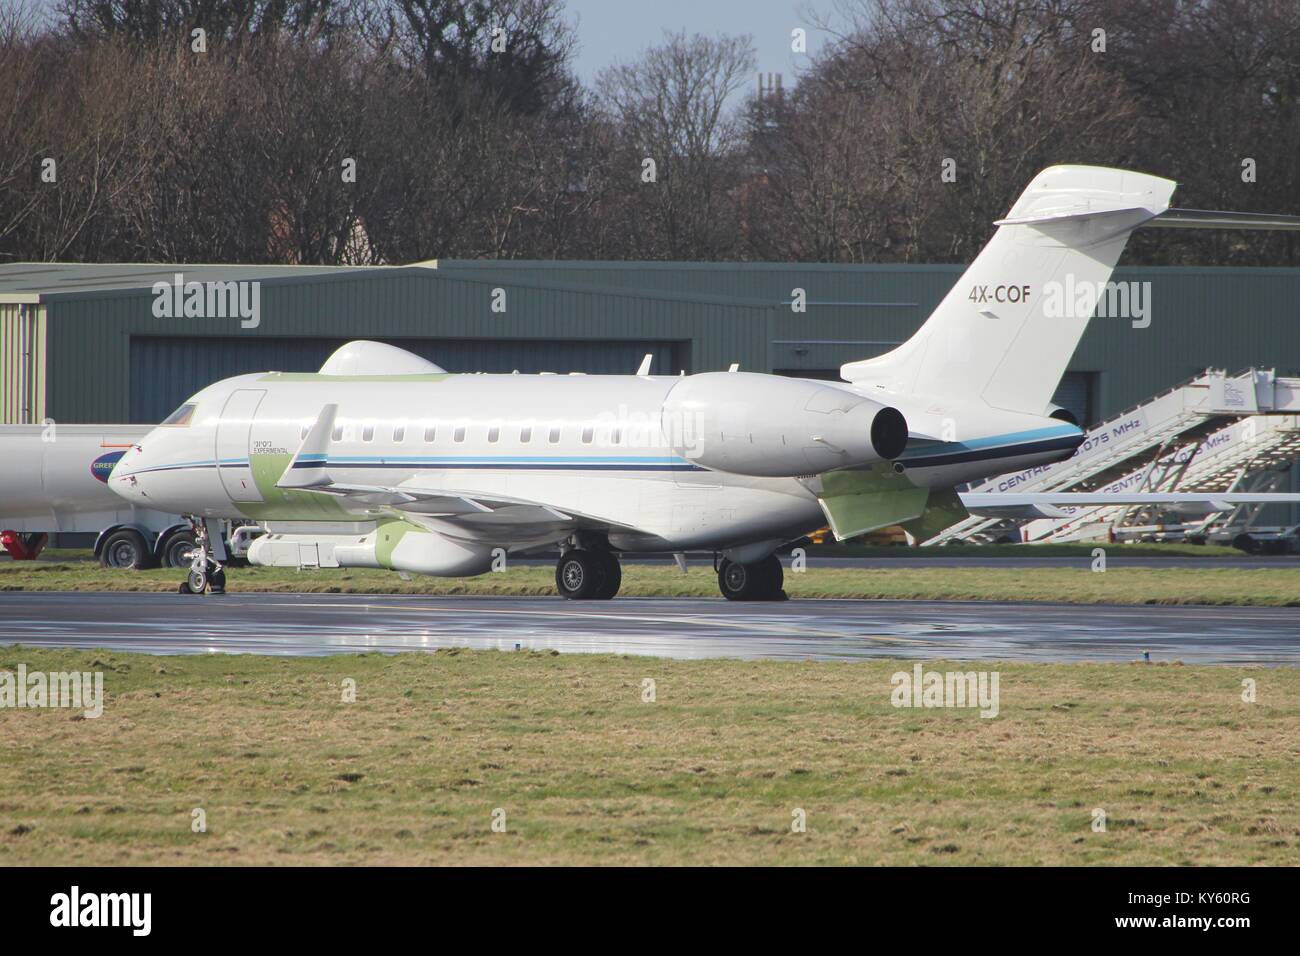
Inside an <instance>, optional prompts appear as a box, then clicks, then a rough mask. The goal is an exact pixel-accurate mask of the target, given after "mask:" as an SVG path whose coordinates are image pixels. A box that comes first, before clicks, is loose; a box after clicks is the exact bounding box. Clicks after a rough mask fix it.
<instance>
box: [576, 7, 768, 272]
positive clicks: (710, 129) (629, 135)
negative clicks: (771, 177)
mask: <svg viewBox="0 0 1300 956" xmlns="http://www.w3.org/2000/svg"><path fill="white" fill-rule="evenodd" d="M753 70H754V48H753V41H752V39H751V38H750V37H748V36H719V37H705V36H700V35H696V36H691V37H688V36H687V35H686V34H685V33H668V34H666V35H665V37H664V42H663V43H662V44H660V45H659V46H655V47H652V48H650V49H649V50H647V51H646V52H645V53H644V54H643V55H642V57H641V58H640V59H639V60H637V61H636V62H634V63H627V64H623V65H620V66H615V67H611V68H609V69H607V70H605V71H604V72H603V73H602V74H601V75H600V77H599V79H598V80H597V86H596V90H597V96H598V98H599V102H600V105H601V108H602V109H603V111H604V113H605V115H606V116H607V117H608V119H609V121H610V122H611V124H612V125H613V126H614V127H615V129H616V130H617V136H618V138H619V140H620V148H619V149H618V153H617V155H618V157H619V159H620V165H621V167H622V168H621V176H622V177H623V178H624V181H625V182H626V184H627V186H626V187H625V189H626V191H625V192H624V199H625V203H626V205H627V207H628V208H629V211H632V212H633V214H632V215H629V216H627V217H626V218H627V221H628V224H629V227H634V228H636V229H638V230H640V234H639V235H637V234H635V233H633V234H631V235H629V239H630V243H629V251H630V252H633V253H634V254H637V255H641V256H645V257H647V258H673V259H695V258H717V257H726V256H727V255H728V253H730V252H731V251H732V250H733V249H734V248H735V237H736V231H737V219H736V216H735V204H734V202H733V201H732V196H733V191H734V189H735V188H736V187H737V185H738V182H739V173H740V168H741V155H740V154H741V147H742V145H743V141H744V137H743V128H744V127H743V123H742V122H741V121H740V118H739V116H738V115H737V112H736V111H735V110H733V109H731V108H730V106H731V101H732V97H733V96H734V95H735V94H736V93H737V91H738V90H739V89H740V88H741V86H742V85H743V84H745V83H746V82H747V81H748V79H749V77H750V76H751V75H752V74H753ZM647 160H648V161H651V162H652V163H653V164H654V166H653V173H654V181H652V182H647V181H645V179H646V178H647V177H648V172H647V170H648V168H649V167H648V165H647Z"/></svg>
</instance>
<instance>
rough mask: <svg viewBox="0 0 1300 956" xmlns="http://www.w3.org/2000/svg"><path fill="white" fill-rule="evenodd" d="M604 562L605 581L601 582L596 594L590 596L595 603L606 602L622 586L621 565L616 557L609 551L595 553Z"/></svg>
mask: <svg viewBox="0 0 1300 956" xmlns="http://www.w3.org/2000/svg"><path fill="white" fill-rule="evenodd" d="M594 553H595V554H597V555H599V556H600V557H601V559H602V560H603V561H604V562H605V580H604V581H602V582H601V585H600V587H599V588H598V589H597V591H596V593H595V594H593V595H592V597H594V598H595V599H596V600H597V601H608V600H609V599H610V598H612V597H613V596H614V595H616V594H617V593H618V589H619V588H620V587H621V586H622V584H623V565H621V564H620V563H619V561H618V555H616V554H614V553H612V552H610V551H596V552H594Z"/></svg>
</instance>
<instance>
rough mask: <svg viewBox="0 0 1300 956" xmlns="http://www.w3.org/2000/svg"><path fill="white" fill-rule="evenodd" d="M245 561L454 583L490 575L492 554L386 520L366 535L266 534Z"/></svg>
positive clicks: (474, 546) (250, 546)
mask: <svg viewBox="0 0 1300 956" xmlns="http://www.w3.org/2000/svg"><path fill="white" fill-rule="evenodd" d="M248 562H249V564H257V565H263V566H267V567H280V568H300V567H304V566H309V567H322V568H387V569H389V570H391V571H410V572H412V573H413V574H430V575H434V576H436V577H449V578H459V577H468V576H471V575H475V574H482V573H483V572H485V571H488V570H490V569H491V566H492V551H491V549H490V548H487V547H484V546H482V545H469V544H465V543H462V542H460V541H455V540H452V539H451V538H446V537H444V536H442V535H440V534H435V533H434V532H432V531H425V530H423V529H419V528H415V527H414V526H412V525H409V524H407V523H405V522H403V521H388V522H384V523H383V524H381V525H379V526H378V527H377V528H376V529H375V530H374V531H371V532H370V533H369V534H365V535H346V534H343V535H335V534H266V535H263V536H262V537H260V538H258V539H257V540H256V541H254V542H253V543H252V544H251V545H249V547H248Z"/></svg>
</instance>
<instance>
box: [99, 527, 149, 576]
mask: <svg viewBox="0 0 1300 956" xmlns="http://www.w3.org/2000/svg"><path fill="white" fill-rule="evenodd" d="M151 557H152V555H150V554H149V546H148V545H147V544H146V543H145V540H144V535H142V534H141V533H140V532H139V531H136V530H135V529H134V528H123V529H122V530H121V531H114V532H113V533H112V534H111V535H109V536H108V540H107V541H105V542H104V546H103V548H101V549H100V551H99V563H100V564H101V565H102V566H103V567H106V568H130V569H131V570H133V571H139V570H141V569H143V568H147V567H148V566H149V559H150V558H151Z"/></svg>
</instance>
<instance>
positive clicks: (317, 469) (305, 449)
mask: <svg viewBox="0 0 1300 956" xmlns="http://www.w3.org/2000/svg"><path fill="white" fill-rule="evenodd" d="M338 410H339V407H338V406H337V405H326V406H324V407H323V408H321V410H320V415H318V416H317V417H316V422H315V424H313V425H312V426H311V428H310V429H308V431H307V437H306V438H304V439H303V440H302V444H301V445H300V446H298V453H297V454H296V455H294V456H293V460H292V461H291V462H289V467H288V468H286V469H285V470H284V474H283V475H281V476H280V480H279V481H277V482H276V483H275V486H276V487H277V488H314V487H318V486H320V485H328V484H329V483H330V476H329V472H328V471H326V470H325V460H326V456H327V453H328V452H329V446H330V433H331V432H332V431H334V416H335V415H337V414H338Z"/></svg>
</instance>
